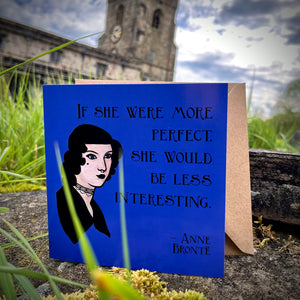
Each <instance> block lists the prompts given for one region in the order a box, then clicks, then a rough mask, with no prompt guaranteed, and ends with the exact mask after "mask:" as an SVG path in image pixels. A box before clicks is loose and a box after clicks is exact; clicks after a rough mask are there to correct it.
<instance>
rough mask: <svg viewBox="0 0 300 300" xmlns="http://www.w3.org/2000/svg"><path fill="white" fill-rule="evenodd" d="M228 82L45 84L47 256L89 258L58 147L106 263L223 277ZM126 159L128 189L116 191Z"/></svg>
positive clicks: (101, 261) (83, 219)
mask: <svg viewBox="0 0 300 300" xmlns="http://www.w3.org/2000/svg"><path fill="white" fill-rule="evenodd" d="M227 95H228V85H227V84H143V85H141V84H102V85H48V86H44V115H45V117H44V118H45V144H46V171H47V197H48V222H49V248H50V257H51V258H55V259H61V260H68V261H75V262H82V261H83V260H82V256H81V253H80V249H79V242H78V238H77V236H76V234H75V230H74V227H73V224H72V221H71V217H70V213H69V209H68V205H67V202H66V198H65V195H64V191H63V187H62V182H61V179H60V173H59V172H60V170H59V168H58V166H57V162H56V156H55V147H54V145H55V144H56V143H57V144H58V146H59V149H60V152H61V154H62V161H63V166H64V169H65V171H66V177H67V180H68V182H69V185H70V189H71V194H72V196H73V201H74V205H75V209H76V212H77V214H78V217H79V219H80V221H81V223H82V225H83V228H84V231H85V234H86V235H87V237H88V238H89V240H90V242H91V244H92V246H93V249H94V251H95V253H96V255H97V259H98V262H99V264H100V265H102V266H119V267H123V266H124V264H123V256H122V241H121V227H120V213H119V205H120V201H124V202H125V210H126V220H127V235H128V243H129V250H130V260H131V266H132V268H133V269H140V268H146V269H149V270H151V271H158V272H168V273H177V274H188V275H201V276H210V277H222V276H223V274H224V236H225V233H224V227H225V187H226V182H225V181H226V128H227V102H228V100H227ZM120 159H122V160H123V164H124V180H125V191H124V192H123V193H121V192H120V191H119V176H120V174H119V166H120Z"/></svg>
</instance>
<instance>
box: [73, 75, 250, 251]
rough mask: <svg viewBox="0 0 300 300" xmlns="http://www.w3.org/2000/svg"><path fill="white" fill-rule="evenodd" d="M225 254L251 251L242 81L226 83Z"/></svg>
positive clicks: (247, 164)
mask: <svg viewBox="0 0 300 300" xmlns="http://www.w3.org/2000/svg"><path fill="white" fill-rule="evenodd" d="M75 83H76V84H131V83H134V84H145V83H168V84H173V83H174V82H149V81H148V82H145V81H120V80H85V79H77V80H76V81H75ZM226 159H227V161H226V164H227V167H226V215H225V255H241V254H253V231H252V210H251V189H250V167H249V148H248V127H247V110H246V89H245V84H244V83H229V84H228V112H227V157H226Z"/></svg>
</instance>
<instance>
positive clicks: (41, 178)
mask: <svg viewBox="0 0 300 300" xmlns="http://www.w3.org/2000/svg"><path fill="white" fill-rule="evenodd" d="M45 175H46V174H45V146H44V126H43V100H42V89H41V86H40V84H39V82H38V81H36V80H35V78H34V77H30V76H29V73H28V72H25V74H24V75H17V73H14V74H12V75H10V76H8V77H6V78H5V77H4V76H2V77H0V186H2V189H1V191H5V189H7V190H8V191H9V190H13V189H14V188H18V187H19V188H20V187H22V186H23V187H24V185H25V186H27V187H30V189H37V188H41V187H43V186H45Z"/></svg>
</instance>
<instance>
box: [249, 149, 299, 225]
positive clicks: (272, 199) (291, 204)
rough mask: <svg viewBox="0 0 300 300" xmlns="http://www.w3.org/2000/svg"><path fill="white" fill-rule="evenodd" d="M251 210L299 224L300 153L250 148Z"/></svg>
mask: <svg viewBox="0 0 300 300" xmlns="http://www.w3.org/2000/svg"><path fill="white" fill-rule="evenodd" d="M249 155H250V176H251V191H252V192H253V193H252V195H253V197H252V213H253V215H254V216H257V217H258V216H260V215H262V216H263V217H264V218H266V219H269V220H275V221H280V222H284V223H288V224H295V225H300V154H299V153H296V154H294V153H283V152H274V151H267V150H250V153H249Z"/></svg>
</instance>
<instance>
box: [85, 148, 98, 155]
mask: <svg viewBox="0 0 300 300" xmlns="http://www.w3.org/2000/svg"><path fill="white" fill-rule="evenodd" d="M86 152H93V153H95V154H98V152H96V151H93V150H89V149H87V151H86Z"/></svg>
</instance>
